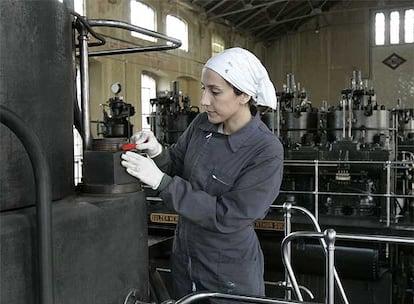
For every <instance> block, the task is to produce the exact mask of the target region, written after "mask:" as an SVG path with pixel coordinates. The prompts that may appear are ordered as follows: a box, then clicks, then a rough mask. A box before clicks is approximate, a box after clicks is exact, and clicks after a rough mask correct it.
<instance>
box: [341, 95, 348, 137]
mask: <svg viewBox="0 0 414 304" xmlns="http://www.w3.org/2000/svg"><path fill="white" fill-rule="evenodd" d="M346 100H347V99H346V96H345V95H343V96H342V139H345V137H346V119H345V117H346V113H345V110H346Z"/></svg>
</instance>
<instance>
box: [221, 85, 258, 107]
mask: <svg viewBox="0 0 414 304" xmlns="http://www.w3.org/2000/svg"><path fill="white" fill-rule="evenodd" d="M224 80H225V79H224ZM225 81H226V82H227V83H228V84H229V86H231V87H232V88H233V92H234V94H236V96H240V95H241V94H243V93H244V92H242V91H240V90H239V89H238V88H236V87H235V86H234V85H232V84H231V83H230V82H228V81H227V80H225ZM249 108H250V113H252V115H255V114H256V112H257V107H256V102H255V101H254V99H253V97H251V96H250V99H249Z"/></svg>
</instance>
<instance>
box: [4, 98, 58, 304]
mask: <svg viewBox="0 0 414 304" xmlns="http://www.w3.org/2000/svg"><path fill="white" fill-rule="evenodd" d="M0 122H1V123H2V124H4V125H5V126H6V127H8V128H9V129H10V130H11V131H12V132H13V133H14V134H15V135H16V136H17V138H18V139H19V140H20V141H21V142H22V144H23V146H24V148H25V150H26V152H27V154H28V155H29V158H30V162H31V164H32V167H33V173H34V177H35V187H36V223H37V242H38V263H39V269H38V272H39V303H40V304H53V303H54V285H53V284H54V280H53V253H52V214H51V209H52V207H51V202H52V189H51V188H52V187H51V178H50V171H49V165H48V163H47V160H46V157H45V154H44V152H43V150H42V146H41V144H40V141H39V138H38V137H37V135H36V134H35V133H34V132H33V130H32V129H30V128H29V127H28V126H27V124H26V123H25V122H24V121H23V120H22V119H21V118H20V117H18V116H17V115H16V114H15V113H13V112H12V111H10V110H9V109H8V108H6V107H5V106H3V105H0Z"/></svg>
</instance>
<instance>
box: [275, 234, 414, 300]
mask: <svg viewBox="0 0 414 304" xmlns="http://www.w3.org/2000/svg"><path fill="white" fill-rule="evenodd" d="M297 238H319V239H320V238H324V239H325V241H327V243H328V256H327V262H326V270H327V271H326V272H327V273H326V277H327V279H326V282H327V284H326V286H325V287H326V291H327V292H326V297H327V303H329V304H331V303H333V302H332V301H333V295H332V293H333V292H332V283H333V280H332V278H333V276H332V273H333V265H334V263H333V259H334V257H333V250H334V246H333V244H334V242H335V240H352V241H368V242H384V243H396V244H409V245H414V239H413V238H408V237H400V236H384V235H358V234H336V232H335V230H333V229H327V230H325V231H324V232H323V233H321V232H309V231H296V232H292V233H291V234H289V235H288V236H286V237H285V238H284V239H283V241H282V248H281V250H282V261H283V264H284V265H285V267H286V269H287V271H288V275H289V277H290V280H291V281H292V285H293V286H295V288H294V289H293V290H294V292H295V295H296V297H297V298H298V299H299V301H303V298H302V295H301V293H300V290H299V288H298V287H297V286H298V284H297V281H296V278H295V276H294V273H293V269H292V265H291V264H290V262H289V260H288V249H287V248H288V245H289V243H290V242H291V241H292V240H294V239H297ZM330 247H331V248H330Z"/></svg>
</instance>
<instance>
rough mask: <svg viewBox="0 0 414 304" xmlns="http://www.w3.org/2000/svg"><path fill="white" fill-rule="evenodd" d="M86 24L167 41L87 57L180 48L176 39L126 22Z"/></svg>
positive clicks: (93, 53) (107, 51)
mask: <svg viewBox="0 0 414 304" xmlns="http://www.w3.org/2000/svg"><path fill="white" fill-rule="evenodd" d="M87 22H88V24H89V26H91V27H95V26H97V27H114V28H120V29H124V30H128V31H133V32H137V33H140V34H144V35H147V36H151V37H154V38H160V39H163V40H165V41H167V44H164V45H149V46H142V47H134V48H123V49H113V50H103V51H94V52H89V54H88V56H89V57H92V56H95V57H96V56H106V55H119V54H131V53H142V52H154V51H166V50H172V49H176V48H179V47H180V46H181V41H180V40H178V39H176V38H172V37H169V36H166V35H164V34H161V33H158V32H154V31H151V30H148V29H146V28H143V27H139V26H136V25H133V24H130V23H127V22H123V21H118V20H110V19H87ZM169 43H170V44H169Z"/></svg>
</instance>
